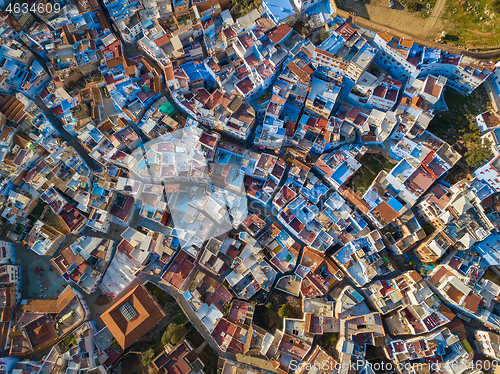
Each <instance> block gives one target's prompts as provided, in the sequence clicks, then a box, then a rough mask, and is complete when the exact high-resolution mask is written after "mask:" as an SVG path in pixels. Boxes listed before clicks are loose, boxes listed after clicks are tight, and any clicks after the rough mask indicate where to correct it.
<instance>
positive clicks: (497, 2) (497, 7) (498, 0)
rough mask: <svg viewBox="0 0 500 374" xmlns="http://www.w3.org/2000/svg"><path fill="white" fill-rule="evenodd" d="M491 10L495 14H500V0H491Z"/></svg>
mask: <svg viewBox="0 0 500 374" xmlns="http://www.w3.org/2000/svg"><path fill="white" fill-rule="evenodd" d="M491 10H492V11H494V12H495V13H497V14H500V0H493V1H492V2H491Z"/></svg>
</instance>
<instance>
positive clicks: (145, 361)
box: [142, 348, 155, 366]
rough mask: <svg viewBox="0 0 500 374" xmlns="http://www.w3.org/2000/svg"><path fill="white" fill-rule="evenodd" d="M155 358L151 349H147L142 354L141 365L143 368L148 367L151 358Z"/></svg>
mask: <svg viewBox="0 0 500 374" xmlns="http://www.w3.org/2000/svg"><path fill="white" fill-rule="evenodd" d="M154 357H155V351H154V349H153V348H149V349H148V350H146V351H144V352H142V364H143V365H144V366H148V365H149V364H150V363H151V361H153V358H154Z"/></svg>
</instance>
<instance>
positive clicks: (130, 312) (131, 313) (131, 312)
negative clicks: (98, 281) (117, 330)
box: [120, 302, 137, 322]
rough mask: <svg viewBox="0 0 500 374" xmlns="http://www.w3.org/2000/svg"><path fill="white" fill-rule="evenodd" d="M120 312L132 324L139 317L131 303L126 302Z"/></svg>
mask: <svg viewBox="0 0 500 374" xmlns="http://www.w3.org/2000/svg"><path fill="white" fill-rule="evenodd" d="M120 312H121V313H122V315H123V317H124V318H125V319H126V320H127V322H130V321H132V320H133V319H134V318H135V317H137V311H136V310H135V309H134V307H133V306H132V304H130V303H129V302H126V303H125V304H123V305H122V306H121V307H120Z"/></svg>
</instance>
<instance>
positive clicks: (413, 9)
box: [406, 1, 418, 12]
mask: <svg viewBox="0 0 500 374" xmlns="http://www.w3.org/2000/svg"><path fill="white" fill-rule="evenodd" d="M406 7H407V8H408V10H409V11H411V12H416V11H417V10H418V3H417V2H416V1H408V2H407V3H406Z"/></svg>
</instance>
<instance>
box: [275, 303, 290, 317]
mask: <svg viewBox="0 0 500 374" xmlns="http://www.w3.org/2000/svg"><path fill="white" fill-rule="evenodd" d="M290 312H291V310H290V307H289V306H288V305H287V304H281V306H280V308H279V310H278V316H280V317H281V318H288V316H290Z"/></svg>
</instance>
